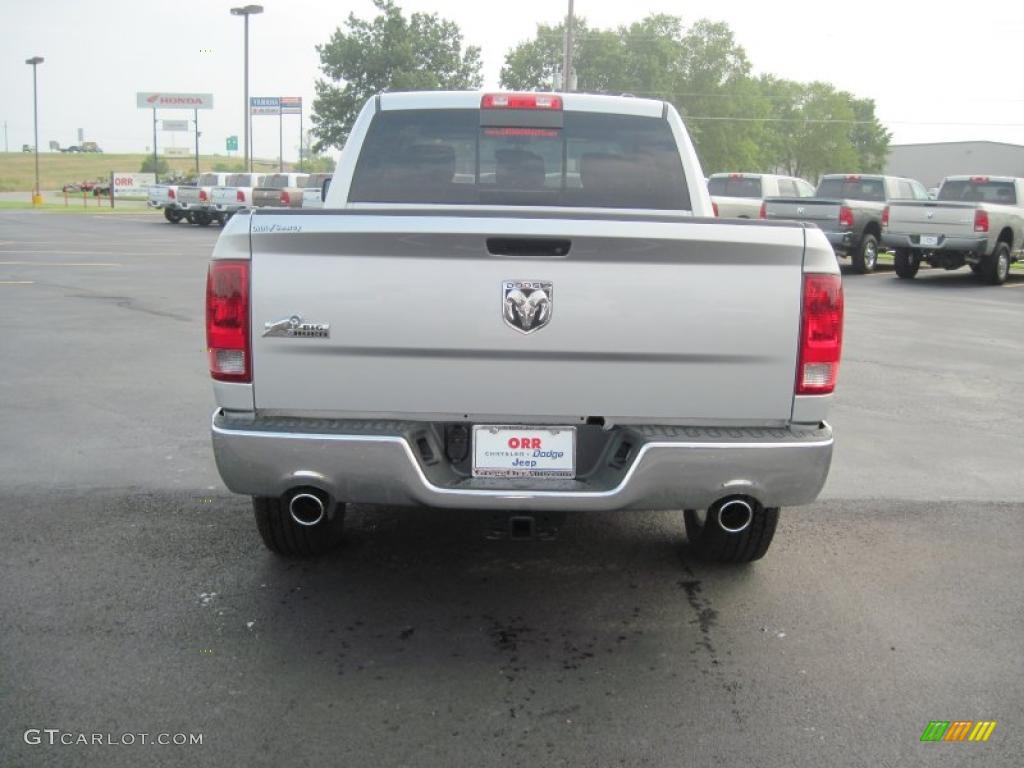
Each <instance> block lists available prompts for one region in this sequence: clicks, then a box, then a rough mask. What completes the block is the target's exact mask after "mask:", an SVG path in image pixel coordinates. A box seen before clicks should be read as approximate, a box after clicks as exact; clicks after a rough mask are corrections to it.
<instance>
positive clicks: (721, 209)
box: [708, 173, 814, 219]
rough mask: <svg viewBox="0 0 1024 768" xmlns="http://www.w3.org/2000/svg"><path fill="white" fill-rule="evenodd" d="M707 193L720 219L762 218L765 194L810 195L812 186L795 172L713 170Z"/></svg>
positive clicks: (812, 195)
mask: <svg viewBox="0 0 1024 768" xmlns="http://www.w3.org/2000/svg"><path fill="white" fill-rule="evenodd" d="M708 193H709V194H710V195H711V206H712V208H713V209H714V211H715V216H718V217H719V218H722V219H756V218H759V217H760V218H764V217H763V216H762V215H761V213H762V211H761V208H762V206H763V204H764V199H765V198H766V197H814V187H813V186H812V185H811V184H808V183H807V182H806V181H804V180H803V179H798V178H796V177H795V176H776V175H774V174H770V173H713V174H711V176H710V177H709V178H708Z"/></svg>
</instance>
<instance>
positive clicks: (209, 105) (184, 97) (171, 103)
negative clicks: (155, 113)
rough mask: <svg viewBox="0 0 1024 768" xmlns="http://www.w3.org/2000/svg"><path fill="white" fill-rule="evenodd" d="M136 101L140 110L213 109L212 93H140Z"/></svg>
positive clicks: (137, 94) (136, 95) (136, 96)
mask: <svg viewBox="0 0 1024 768" xmlns="http://www.w3.org/2000/svg"><path fill="white" fill-rule="evenodd" d="M135 99H136V104H137V106H138V108H139V109H213V94H212V93H162V92H156V93H153V92H139V93H136V94H135Z"/></svg>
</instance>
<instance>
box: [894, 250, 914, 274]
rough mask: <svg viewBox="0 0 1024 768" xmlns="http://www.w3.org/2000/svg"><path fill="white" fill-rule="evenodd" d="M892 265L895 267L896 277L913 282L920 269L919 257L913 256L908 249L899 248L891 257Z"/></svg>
mask: <svg viewBox="0 0 1024 768" xmlns="http://www.w3.org/2000/svg"><path fill="white" fill-rule="evenodd" d="M893 265H894V266H895V267H896V277H899V278H902V279H903V280H913V279H914V275H916V274H917V270H919V269H920V268H921V257H920V256H915V255H914V254H913V252H912V251H910V250H909V249H908V248H899V249H897V250H896V254H895V255H894V256H893Z"/></svg>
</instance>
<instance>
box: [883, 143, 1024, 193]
mask: <svg viewBox="0 0 1024 768" xmlns="http://www.w3.org/2000/svg"><path fill="white" fill-rule="evenodd" d="M885 172H886V173H887V174H890V175H892V176H906V177H908V178H911V179H917V180H918V181H920V182H921V183H922V184H924V185H925V186H926V187H928V188H931V187H937V186H939V183H940V182H941V181H942V179H943V178H945V177H946V176H960V175H972V176H973V175H979V176H1020V177H1024V145H1021V144H1004V143H1002V142H999V141H950V142H943V143H936V144H896V145H894V146H891V147H889V158H888V160H887V161H886V166H885Z"/></svg>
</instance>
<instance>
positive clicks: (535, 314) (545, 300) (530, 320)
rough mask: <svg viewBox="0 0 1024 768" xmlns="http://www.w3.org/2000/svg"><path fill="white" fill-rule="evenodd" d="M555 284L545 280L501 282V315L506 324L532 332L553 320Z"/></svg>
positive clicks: (522, 330) (518, 329) (521, 331)
mask: <svg viewBox="0 0 1024 768" xmlns="http://www.w3.org/2000/svg"><path fill="white" fill-rule="evenodd" d="M554 300H555V290H554V284H553V283H551V282H548V281H545V280H505V281H504V282H503V283H502V284H501V315H502V317H503V318H504V319H505V325H507V326H509V327H510V328H515V329H516V330H517V331H519V332H520V333H532V332H533V331H536V330H538V329H540V328H543V327H544V326H545V325H547V324H548V322H549V321H550V320H551V311H552V309H553V302H554Z"/></svg>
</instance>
